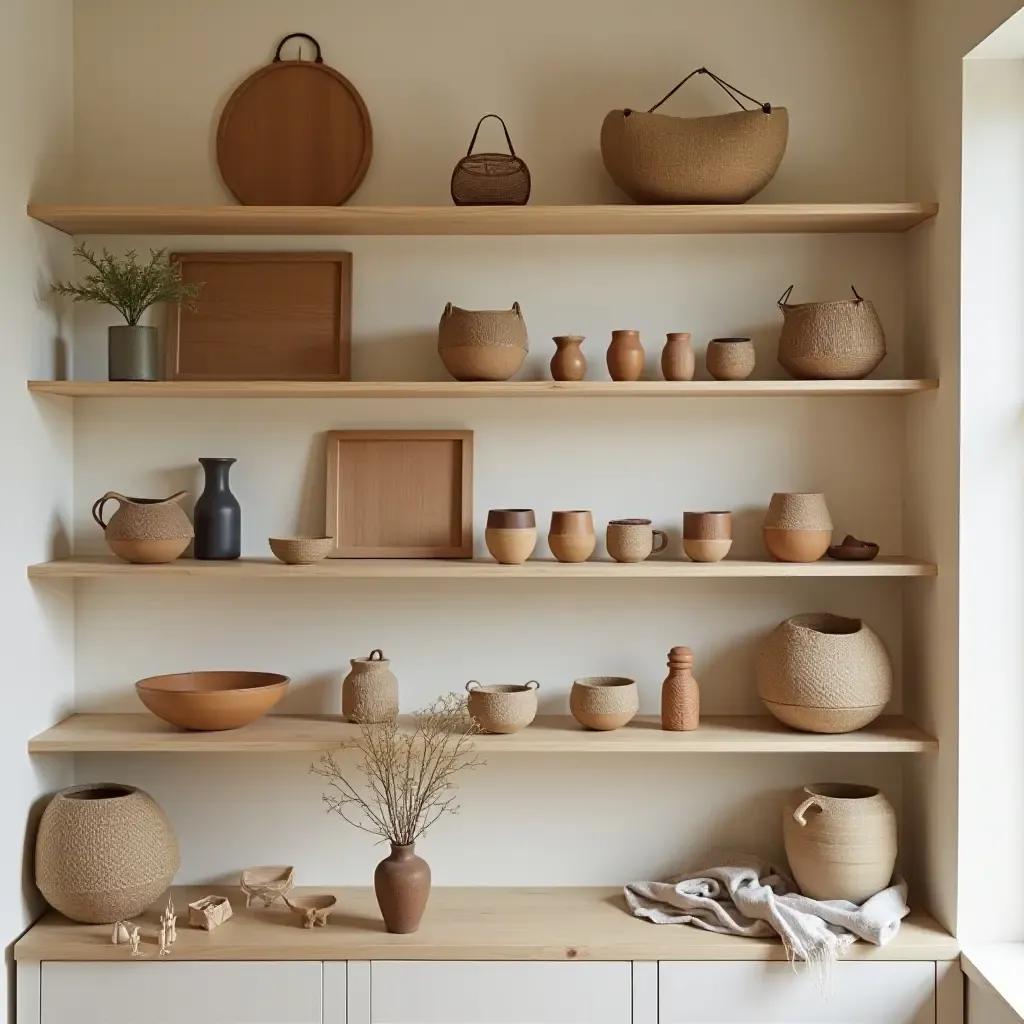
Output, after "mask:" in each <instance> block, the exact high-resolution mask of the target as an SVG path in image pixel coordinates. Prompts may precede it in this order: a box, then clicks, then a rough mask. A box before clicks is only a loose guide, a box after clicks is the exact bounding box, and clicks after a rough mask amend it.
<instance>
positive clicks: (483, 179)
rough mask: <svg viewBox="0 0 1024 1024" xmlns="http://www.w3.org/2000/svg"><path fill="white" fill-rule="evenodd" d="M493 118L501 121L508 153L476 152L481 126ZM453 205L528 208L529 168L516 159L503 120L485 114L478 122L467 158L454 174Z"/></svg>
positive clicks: (495, 115)
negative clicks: (474, 149) (474, 148)
mask: <svg viewBox="0 0 1024 1024" xmlns="http://www.w3.org/2000/svg"><path fill="white" fill-rule="evenodd" d="M489 117H493V118H496V119H497V120H498V121H501V127H502V129H504V132H505V141H506V142H507V143H508V153H474V152H473V147H474V146H475V145H476V137H477V135H478V134H479V133H480V125H482V124H483V123H484V121H486V120H487V118H489ZM451 192H452V202H453V203H455V205H456V206H525V205H526V204H527V203H528V202H529V200H530V169H529V168H528V167H527V166H526V164H525V163H524V162H523V161H522V160H521V159H520V158H519V157H517V156H516V151H515V148H514V147H513V145H512V137H511V136H510V135H509V133H508V128H507V127H506V125H505V121H504V119H503V118H501V117H499V116H498V115H497V114H484V116H483V117H481V118H480V120H479V121H478V122H477V125H476V128H475V129H474V131H473V138H471V139H470V140H469V149H468V150H467V151H466V155H465V156H464V157H463V158H462V159H461V160H460V161H459V162H458V163H457V164H456V165H455V170H454V171H452V187H451Z"/></svg>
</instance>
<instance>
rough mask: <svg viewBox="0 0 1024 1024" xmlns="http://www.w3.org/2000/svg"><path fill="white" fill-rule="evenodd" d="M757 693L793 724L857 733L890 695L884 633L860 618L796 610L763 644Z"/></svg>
mask: <svg viewBox="0 0 1024 1024" xmlns="http://www.w3.org/2000/svg"><path fill="white" fill-rule="evenodd" d="M757 695H758V696H759V697H760V698H761V700H763V701H764V704H765V707H767V708H768V710H769V711H770V712H771V713H772V714H773V715H774V716H775V717H776V718H777V719H779V721H780V722H784V723H785V724H786V725H789V726H792V727H793V728H794V729H800V730H802V731H804V732H823V733H837V732H853V731H854V730H856V729H862V728H863V727H864V726H865V725H868V724H869V723H870V722H873V721H874V720H875V719H876V718H877V717H878V716H879V715H880V714H881V713H882V711H883V709H884V708H885V705H886V704H888V702H889V700H890V699H891V698H892V661H891V659H890V658H889V652H888V651H887V650H886V648H885V644H884V643H882V639H881V637H879V635H878V634H877V633H876V632H874V630H872V629H870V628H869V627H868V626H865V625H864V623H863V622H862V621H861V620H860V619H847V618H844V617H843V616H841V615H830V614H828V613H827V612H810V613H808V614H805V615H794V616H793V618H791V619H786V621H785V622H783V623H781V624H780V625H778V626H776V627H775V629H774V630H772V632H771V633H770V634H769V635H768V638H767V639H766V640H765V641H764V643H763V644H762V645H761V650H760V651H759V653H758V657H757Z"/></svg>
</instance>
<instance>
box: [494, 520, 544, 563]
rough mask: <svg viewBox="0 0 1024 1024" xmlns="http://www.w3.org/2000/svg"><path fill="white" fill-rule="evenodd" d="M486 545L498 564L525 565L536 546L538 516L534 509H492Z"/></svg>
mask: <svg viewBox="0 0 1024 1024" xmlns="http://www.w3.org/2000/svg"><path fill="white" fill-rule="evenodd" d="M484 542H485V543H486V544H487V550H488V551H490V553H491V555H492V556H493V557H494V560H495V561H496V562H500V563H501V564H502V565H522V564H523V562H525V561H526V560H527V559H528V558H529V557H530V555H532V554H533V549H534V548H535V547H536V545H537V516H536V514H535V513H534V511H533V509H532V508H492V509H491V510H490V512H488V513H487V529H486V530H485V531H484Z"/></svg>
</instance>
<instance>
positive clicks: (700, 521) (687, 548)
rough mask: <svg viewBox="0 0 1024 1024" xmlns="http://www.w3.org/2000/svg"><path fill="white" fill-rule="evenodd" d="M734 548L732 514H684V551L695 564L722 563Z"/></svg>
mask: <svg viewBox="0 0 1024 1024" xmlns="http://www.w3.org/2000/svg"><path fill="white" fill-rule="evenodd" d="M731 547H732V513H731V512H684V513H683V551H684V552H686V556H687V557H688V558H691V559H692V560H693V561H694V562H720V561H721V560H722V559H723V558H725V556H726V555H727V554H729V549H730V548H731Z"/></svg>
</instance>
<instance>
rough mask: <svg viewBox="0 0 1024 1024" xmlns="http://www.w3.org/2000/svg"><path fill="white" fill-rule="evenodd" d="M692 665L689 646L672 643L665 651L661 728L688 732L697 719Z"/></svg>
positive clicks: (693, 727)
mask: <svg viewBox="0 0 1024 1024" xmlns="http://www.w3.org/2000/svg"><path fill="white" fill-rule="evenodd" d="M692 668H693V651H691V650H690V648H689V647H673V648H672V650H671V651H669V652H668V676H667V677H666V679H665V682H664V683H662V686H661V727H662V729H667V730H668V731H670V732H690V731H692V730H693V729H696V728H697V725H698V723H699V722H700V688H699V687H698V686H697V680H696V679H694V678H693V673H692V671H691V669H692Z"/></svg>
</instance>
